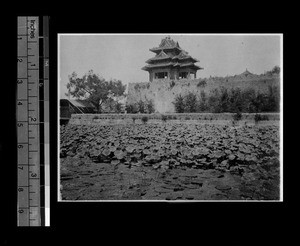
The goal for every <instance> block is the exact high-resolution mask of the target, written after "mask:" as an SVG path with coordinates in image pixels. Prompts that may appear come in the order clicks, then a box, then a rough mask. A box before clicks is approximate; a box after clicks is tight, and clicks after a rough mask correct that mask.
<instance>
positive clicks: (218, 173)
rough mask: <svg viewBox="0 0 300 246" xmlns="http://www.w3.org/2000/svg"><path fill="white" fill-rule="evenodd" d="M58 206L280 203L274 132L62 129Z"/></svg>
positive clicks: (206, 128) (196, 128)
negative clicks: (146, 202) (110, 202)
mask: <svg viewBox="0 0 300 246" xmlns="http://www.w3.org/2000/svg"><path fill="white" fill-rule="evenodd" d="M60 140H61V152H60V157H61V159H60V177H61V180H60V181H61V182H60V184H61V199H62V200H278V199H279V180H280V179H279V170H280V168H279V129H278V126H264V125H261V126H260V125H256V126H242V127H232V126H217V125H191V124H189V125H187V124H183V123H181V124H155V125H154V124H153V125H151V124H145V125H139V126H137V125H134V124H131V125H122V126H117V125H115V126H78V125H66V126H62V127H61V139H60Z"/></svg>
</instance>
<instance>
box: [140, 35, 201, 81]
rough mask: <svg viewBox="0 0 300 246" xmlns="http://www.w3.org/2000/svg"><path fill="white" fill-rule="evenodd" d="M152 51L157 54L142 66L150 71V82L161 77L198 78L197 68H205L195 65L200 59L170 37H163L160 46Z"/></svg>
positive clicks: (175, 78) (172, 78)
mask: <svg viewBox="0 0 300 246" xmlns="http://www.w3.org/2000/svg"><path fill="white" fill-rule="evenodd" d="M150 51H152V52H154V53H155V54H156V56H155V57H153V58H150V59H148V60H147V61H146V63H148V65H146V66H144V67H143V68H142V69H143V70H145V71H148V72H149V81H150V82H152V81H155V80H161V79H170V80H179V79H192V75H194V76H193V77H194V79H196V78H197V76H196V74H197V70H200V69H203V68H201V67H199V66H197V65H195V63H196V62H199V60H197V59H195V58H193V57H191V56H190V55H189V54H188V52H186V51H185V50H183V49H182V48H181V47H180V46H179V44H178V42H175V41H174V40H173V39H171V38H170V37H166V38H164V39H162V40H161V43H160V45H159V47H154V48H152V49H150Z"/></svg>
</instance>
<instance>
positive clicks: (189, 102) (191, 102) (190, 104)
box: [184, 92, 197, 113]
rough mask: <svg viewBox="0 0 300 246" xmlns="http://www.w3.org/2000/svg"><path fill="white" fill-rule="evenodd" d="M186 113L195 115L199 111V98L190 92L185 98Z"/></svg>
mask: <svg viewBox="0 0 300 246" xmlns="http://www.w3.org/2000/svg"><path fill="white" fill-rule="evenodd" d="M184 101H185V112H187V113H194V112H196V109H197V97H196V95H195V94H194V93H192V92H189V93H188V94H187V95H186V96H185V100H184Z"/></svg>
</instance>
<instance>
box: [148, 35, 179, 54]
mask: <svg viewBox="0 0 300 246" xmlns="http://www.w3.org/2000/svg"><path fill="white" fill-rule="evenodd" d="M172 49H177V50H182V49H181V48H180V46H179V44H178V42H175V41H174V40H173V39H171V38H170V37H169V36H168V37H166V38H163V39H162V40H161V42H160V44H159V46H158V47H154V48H152V49H150V51H152V52H154V53H159V52H160V51H161V50H172Z"/></svg>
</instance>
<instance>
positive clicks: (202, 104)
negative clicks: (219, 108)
mask: <svg viewBox="0 0 300 246" xmlns="http://www.w3.org/2000/svg"><path fill="white" fill-rule="evenodd" d="M200 98H201V99H200V100H199V101H200V102H199V109H200V112H204V111H206V110H207V96H206V93H205V92H204V91H201V92H200Z"/></svg>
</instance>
